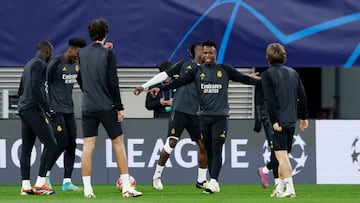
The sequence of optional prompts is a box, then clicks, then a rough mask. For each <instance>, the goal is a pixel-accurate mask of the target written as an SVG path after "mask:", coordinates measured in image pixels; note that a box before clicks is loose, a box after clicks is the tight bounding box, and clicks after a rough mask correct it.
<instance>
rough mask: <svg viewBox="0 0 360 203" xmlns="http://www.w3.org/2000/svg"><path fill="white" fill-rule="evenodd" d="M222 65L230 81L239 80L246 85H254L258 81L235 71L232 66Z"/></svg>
mask: <svg viewBox="0 0 360 203" xmlns="http://www.w3.org/2000/svg"><path fill="white" fill-rule="evenodd" d="M223 67H224V70H225V71H226V72H227V73H228V75H229V78H230V79H231V80H232V81H235V82H241V83H243V84H247V85H256V84H257V83H258V82H259V80H257V79H254V78H252V77H250V76H248V75H244V74H243V73H241V72H239V71H237V70H236V69H235V68H234V67H232V66H229V65H223Z"/></svg>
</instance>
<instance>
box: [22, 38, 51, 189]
mask: <svg viewBox="0 0 360 203" xmlns="http://www.w3.org/2000/svg"><path fill="white" fill-rule="evenodd" d="M53 50H54V48H53V45H52V44H51V43H50V42H49V41H40V42H39V43H38V44H37V54H36V56H35V57H34V58H32V59H31V60H30V61H29V62H28V63H27V64H26V65H25V67H24V72H23V74H22V77H21V81H20V87H19V91H18V95H19V102H18V110H19V115H20V118H21V123H22V129H21V138H22V146H21V155H20V170H21V179H22V189H21V193H20V194H21V195H29V194H39V195H42V194H45V195H53V194H55V192H54V191H53V190H52V189H51V188H49V187H48V186H47V185H46V183H45V176H46V172H47V171H49V170H50V169H51V167H52V165H51V162H52V159H53V157H54V155H55V150H56V140H55V137H54V134H53V132H52V129H51V126H50V124H49V122H50V109H49V106H48V103H47V101H46V93H45V79H46V65H47V63H48V62H49V60H50V58H51V56H52V53H53ZM36 137H38V138H39V140H40V142H41V143H42V144H44V149H43V152H42V154H41V160H40V169H39V176H38V178H37V180H36V183H35V185H34V188H32V187H31V184H30V158H31V151H32V149H33V146H34V143H35V140H36Z"/></svg>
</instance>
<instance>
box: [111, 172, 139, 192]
mask: <svg viewBox="0 0 360 203" xmlns="http://www.w3.org/2000/svg"><path fill="white" fill-rule="evenodd" d="M129 183H130V186H131V187H132V188H133V189H135V188H136V180H135V178H134V177H132V176H131V175H129ZM116 187H117V188H118V190H119V191H120V192H121V191H122V180H121V178H118V179H117V181H116Z"/></svg>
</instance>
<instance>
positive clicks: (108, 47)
mask: <svg viewBox="0 0 360 203" xmlns="http://www.w3.org/2000/svg"><path fill="white" fill-rule="evenodd" d="M104 47H105V48H107V49H112V48H113V47H114V44H113V43H112V42H106V43H105V44H104Z"/></svg>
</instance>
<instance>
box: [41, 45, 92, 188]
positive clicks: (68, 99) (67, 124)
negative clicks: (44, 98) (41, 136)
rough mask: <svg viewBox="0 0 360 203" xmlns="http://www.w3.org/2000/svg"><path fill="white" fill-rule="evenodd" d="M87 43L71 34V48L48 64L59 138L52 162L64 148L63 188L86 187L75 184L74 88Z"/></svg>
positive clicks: (49, 97)
mask: <svg viewBox="0 0 360 203" xmlns="http://www.w3.org/2000/svg"><path fill="white" fill-rule="evenodd" d="M85 46H86V42H85V40H83V39H80V38H71V39H70V40H69V48H68V49H67V51H66V52H65V53H63V54H59V55H57V56H55V57H54V58H53V59H52V60H51V61H50V62H49V64H48V66H47V73H46V75H47V84H48V103H49V107H50V109H51V110H52V112H53V113H52V116H51V117H52V121H51V126H52V128H53V131H54V135H55V138H56V141H57V149H56V153H55V157H54V159H53V160H52V166H53V165H54V164H55V162H56V160H57V159H58V158H59V156H60V155H61V153H62V152H64V179H63V185H62V187H61V189H62V191H82V188H79V187H77V186H75V185H73V184H72V182H71V174H72V171H73V169H74V161H75V149H76V142H75V141H76V136H77V130H76V123H75V117H74V105H73V99H72V92H73V87H74V83H75V82H76V78H77V74H78V72H79V70H80V69H79V64H78V63H77V62H78V53H79V49H80V48H82V47H85ZM46 184H47V186H48V187H50V188H51V183H50V171H48V172H47V174H46Z"/></svg>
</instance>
